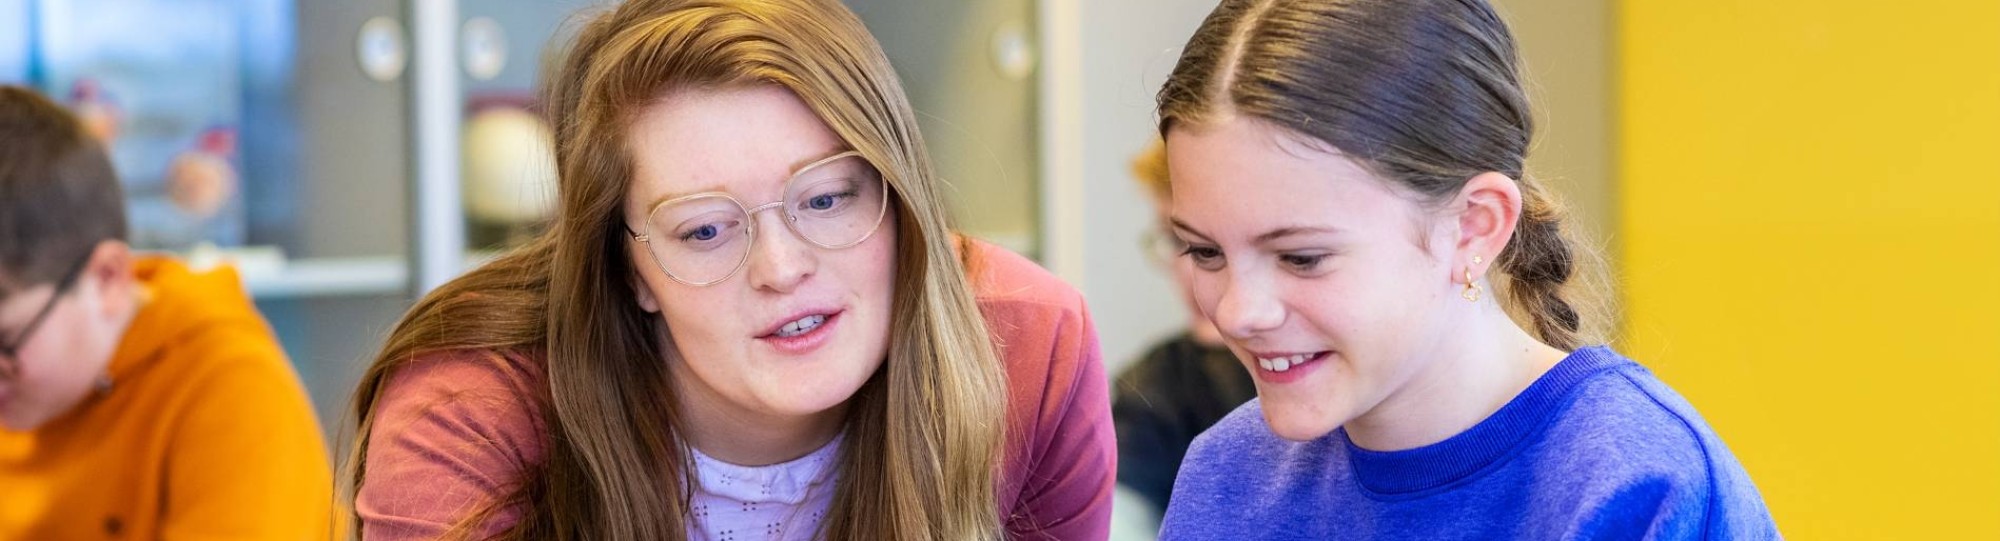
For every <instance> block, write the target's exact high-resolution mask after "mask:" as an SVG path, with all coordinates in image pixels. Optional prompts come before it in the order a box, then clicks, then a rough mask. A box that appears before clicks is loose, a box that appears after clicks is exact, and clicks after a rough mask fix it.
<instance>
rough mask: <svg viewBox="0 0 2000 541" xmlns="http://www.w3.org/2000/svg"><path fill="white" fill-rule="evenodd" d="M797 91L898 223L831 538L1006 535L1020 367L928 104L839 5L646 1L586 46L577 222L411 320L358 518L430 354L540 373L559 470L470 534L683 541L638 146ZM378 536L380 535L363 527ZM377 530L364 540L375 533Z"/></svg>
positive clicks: (364, 407)
mask: <svg viewBox="0 0 2000 541" xmlns="http://www.w3.org/2000/svg"><path fill="white" fill-rule="evenodd" d="M757 85H777V86H779V87H783V88H785V89H787V90H790V91H791V92H792V93H794V94H796V95H797V96H798V97H799V98H800V99H801V100H803V101H804V102H805V103H806V105H807V106H808V107H810V108H811V109H812V111H813V112H814V113H815V114H817V115H818V116H819V118H820V119H821V120H822V121H824V122H825V123H826V124H827V126H828V127H829V128H831V129H832V130H833V132H834V133H836V134H838V135H839V136H840V138H841V139H843V140H845V141H846V142H847V143H848V144H849V145H850V146H851V147H852V148H853V149H854V150H856V151H859V152H860V154H861V155H862V156H863V157H865V158H867V159H868V160H869V161H870V162H872V163H874V164H875V165H876V166H877V167H878V168H880V169H881V170H882V172H883V176H884V177H885V179H886V180H887V181H888V183H889V185H890V187H891V191H892V193H893V198H892V199H893V201H895V202H896V203H895V204H896V205H897V207H896V210H897V211H896V212H895V213H893V214H892V215H893V216H895V217H896V222H895V227H896V228H897V235H896V238H897V245H896V258H897V261H896V269H897V276H896V279H895V293H894V300H893V304H892V308H891V310H892V311H891V314H892V315H891V322H890V324H891V329H892V332H891V334H892V338H891V343H890V345H889V354H888V358H887V359H886V361H885V362H884V364H883V367H882V368H881V369H880V370H879V371H878V372H876V374H875V375H874V376H873V377H872V378H871V379H869V380H868V382H867V383H866V384H864V385H863V386H862V387H861V389H860V390H859V391H857V392H856V393H855V395H854V396H853V398H851V399H850V400H851V402H850V406H849V413H848V419H847V421H846V427H845V430H846V433H847V437H846V438H844V440H843V441H844V443H843V444H842V449H841V451H840V456H841V462H840V465H839V466H838V472H839V481H838V483H837V488H836V493H835V496H834V501H833V508H832V509H831V510H830V511H829V517H828V520H827V521H826V522H825V523H824V524H823V526H822V530H821V532H820V533H821V535H823V536H824V537H826V538H829V539H869V540H876V539H884V540H913V541H914V540H925V541H928V540H934V539H953V540H961V539H991V538H996V537H998V536H999V531H1000V526H999V517H998V512H997V507H996V502H995V499H996V495H995V490H996V483H995V479H994V476H995V475H996V473H997V472H996V469H995V465H996V464H998V463H999V456H1000V452H1001V451H1000V444H1001V441H1002V439H1003V437H1004V435H1005V431H1006V427H1005V424H1004V420H1003V419H1004V410H1005V400H1006V395H1005V393H1006V391H1005V386H1004V382H1003V381H1002V377H1003V376H1002V372H1001V366H1000V364H999V360H998V356H997V354H996V353H995V351H994V346H993V343H992V341H991V340H990V339H989V338H988V335H987V333H986V328H985V324H984V322H983V320H982V319H981V317H980V315H979V314H980V312H979V309H978V307H977V306H976V305H975V303H974V300H973V296H972V292H971V288H970V285H969V284H968V281H967V278H966V275H967V273H966V268H965V265H966V264H965V262H963V261H961V260H960V259H959V258H958V257H955V256H954V255H953V253H954V245H953V244H954V242H956V241H955V240H954V239H955V237H954V236H953V235H952V233H951V231H950V229H949V224H948V221H947V217H946V215H945V212H944V202H943V201H942V200H940V199H939V197H940V193H939V190H938V186H937V184H938V182H937V179H936V177H935V173H934V172H933V170H932V167H931V163H930V160H929V158H928V157H927V155H926V152H925V150H924V145H923V141H922V140H921V138H920V137H919V134H918V131H917V122H916V117H915V115H914V113H913V112H912V110H911V108H910V106H909V102H908V98H906V97H905V95H904V93H903V90H902V88H901V86H900V83H899V81H898V80H897V78H896V75H895V73H894V71H893V70H892V69H891V67H890V65H889V61H888V59H887V57H886V56H885V55H884V54H883V53H882V50H881V48H880V46H879V45H877V44H876V42H875V40H874V39H873V37H871V36H870V35H869V34H868V33H867V30H866V29H865V28H864V27H863V26H862V23H861V21H860V20H859V19H858V18H856V17H855V16H854V14H853V13H852V12H850V11H848V10H847V9H846V8H845V7H843V6H841V5H840V4H839V3H837V2H836V1H834V0H702V1H691V0H653V1H647V0H633V1H628V2H625V3H623V4H621V5H619V6H617V7H615V8H613V9H610V10H608V11H606V12H603V13H600V14H597V15H596V16H595V17H593V18H591V19H590V20H589V21H588V22H587V23H585V24H584V26H583V27H582V29H581V31H580V33H579V35H578V36H577V38H576V40H575V42H574V44H573V45H572V46H571V48H570V49H569V51H568V53H567V55H566V56H565V57H564V59H563V60H562V63H561V65H560V66H558V67H557V68H556V69H555V70H553V71H552V72H551V73H549V74H548V79H547V80H546V81H545V88H544V98H543V99H544V102H543V106H544V107H545V108H546V115H547V120H548V122H549V125H550V126H551V127H552V128H553V129H554V132H555V152H556V165H557V169H558V171H559V174H560V176H561V180H560V188H559V194H560V209H559V210H558V212H557V217H556V219H555V222H554V223H553V224H552V226H551V228H550V230H549V231H548V232H547V233H545V234H543V235H542V236H540V237H538V238H536V239H534V240H533V241H531V242H530V243H529V244H528V245H526V246H524V247H522V248H520V249H517V250H515V251H513V252H510V253H509V254H507V255H505V256H502V257H501V258H499V259H498V260H496V261H494V262H492V263H490V264H487V265H485V266H482V267H480V268H479V269H476V270H473V271H471V272H470V273H467V274H466V275H465V276H463V277H461V278H458V279H457V280H454V281H452V282H450V283H448V284H445V285H444V286H443V287H440V288H438V289H437V290H436V291H433V292H431V293H430V294H429V295H426V296H425V297H424V298H423V299H422V300H420V301H419V302H418V303H417V304H416V306H415V307H413V308H411V310H410V311H409V313H408V314H406V315H404V317H403V319H402V321H401V322H399V323H398V324H397V326H396V328H395V330H394V331H392V333H391V334H390V336H389V339H388V342H387V344H386V345H385V346H384V347H383V349H382V353H381V355H380V356H379V357H377V358H376V359H375V361H374V364H373V365H372V366H370V367H369V369H368V371H367V373H366V374H365V375H364V376H363V378H362V381H361V385H360V387H359V389H358V390H357V391H356V392H355V398H354V400H355V402H354V403H355V406H354V408H355V409H354V414H355V418H356V419H358V426H357V427H356V430H357V433H356V442H357V443H356V445H355V446H354V449H353V450H352V454H351V455H350V457H349V475H348V476H347V480H348V482H349V483H351V486H350V487H348V490H347V492H346V497H347V498H348V501H349V503H350V504H351V503H352V498H353V497H354V494H355V493H356V491H358V489H359V487H360V485H361V484H362V483H365V482H366V481H367V464H366V463H365V461H364V459H365V457H366V454H367V448H368V443H369V441H368V433H369V430H370V429H371V426H372V424H373V421H374V417H373V415H371V414H372V413H373V411H374V407H375V401H376V399H377V397H379V396H380V393H381V391H382V386H383V384H384V383H385V382H387V381H388V380H389V376H390V375H391V374H392V373H393V372H394V371H395V370H397V368H398V367H399V366H401V365H403V364H406V363H409V362H410V361H411V360H412V359H414V358H416V357H418V356H421V355H424V354H427V353H434V352H440V351H446V350H458V349H490V350H500V351H511V352H518V353H522V354H525V355H526V356H528V357H530V358H536V357H539V358H541V359H544V360H545V362H546V373H547V381H548V387H547V388H546V389H541V390H540V391H541V392H544V393H546V394H545V396H542V397H541V398H540V400H541V401H542V403H540V404H537V406H538V408H539V410H540V415H541V416H542V420H543V421H544V422H543V423H542V425H543V426H546V427H547V434H545V436H544V443H545V448H546V449H547V456H546V457H545V459H544V460H543V461H542V462H541V463H540V464H536V465H532V466H531V469H530V470H529V471H524V472H522V473H521V477H520V482H519V483H518V485H517V486H516V487H515V488H514V489H513V490H512V491H511V492H510V493H507V494H496V495H494V498H493V500H492V502H491V503H490V504H489V505H488V506H487V507H486V508H485V509H484V511H482V512H479V513H475V514H474V515H472V516H469V517H467V518H466V519H465V520H464V521H463V522H461V523H460V524H458V527H457V531H458V532H459V535H458V536H459V537H465V536H467V535H468V534H469V533H470V532H476V531H480V530H479V528H478V527H479V526H480V523H481V522H482V521H484V520H486V519H487V518H490V517H491V516H492V514H493V513H494V512H496V511H498V510H500V509H503V508H507V507H509V506H518V508H520V509H521V510H523V511H524V514H523V518H522V520H521V521H520V522H519V523H517V524H515V525H513V526H512V527H511V528H509V529H507V530H505V531H504V532H503V534H502V535H501V537H503V538H512V539H578V540H616V541H636V540H654V539H670V540H679V539H683V538H684V537H685V535H686V524H685V523H686V518H687V516H688V505H689V504H688V501H689V498H690V494H691V489H692V486H693V483H695V482H696V481H695V480H694V477H693V476H692V475H690V471H691V466H690V462H689V455H688V453H687V450H686V449H685V448H684V447H683V446H682V445H683V444H682V443H681V441H682V440H681V438H680V437H679V436H678V435H677V433H676V431H677V430H678V429H677V427H678V426H680V424H679V420H678V419H677V418H676V417H677V413H676V411H675V410H676V408H675V406H674V403H673V399H672V398H671V397H672V389H673V386H672V385H670V384H669V382H668V378H669V377H670V376H669V373H668V370H667V363H668V362H677V361H672V360H670V357H669V356H672V355H677V353H676V352H675V349H674V347H673V346H672V344H670V343H667V341H666V340H665V338H664V337H665V336H666V334H667V333H665V332H663V330H664V329H663V328H662V327H663V326H664V325H665V323H664V322H663V321H662V320H661V319H660V318H659V317H657V316H652V315H649V314H647V313H646V312H644V311H642V310H641V309H640V308H639V305H638V303H637V302H636V301H635V300H634V299H635V298H636V297H635V292H634V291H633V284H634V282H635V280H634V279H633V278H632V277H633V276H634V274H633V273H634V272H635V270H634V267H632V265H634V264H637V263H635V261H636V260H635V259H634V258H643V257H647V256H646V255H645V254H644V252H643V251H634V250H632V249H631V248H630V246H629V244H630V243H629V242H628V241H627V239H626V236H625V234H624V222H623V217H622V214H621V210H620V209H621V206H622V204H623V203H624V199H625V194H626V193H627V188H628V187H629V183H630V182H631V180H632V163H633V162H632V157H631V155H630V149H629V148H628V146H627V145H628V137H627V131H628V128H629V126H630V123H631V122H632V121H633V119H634V118H635V117H636V116H637V114H638V113H639V111H640V110H641V109H643V108H644V107H646V106H647V105H649V104H651V103H653V102H655V101H656V100H658V99H660V98H662V97H663V96H666V95H668V94H671V93H673V92H676V91H681V90H690V89H727V88H745V87H751V86H757ZM351 518H352V519H353V520H357V521H358V520H359V518H358V517H351ZM357 531H358V528H357Z"/></svg>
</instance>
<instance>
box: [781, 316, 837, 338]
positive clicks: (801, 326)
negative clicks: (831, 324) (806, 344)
mask: <svg viewBox="0 0 2000 541" xmlns="http://www.w3.org/2000/svg"><path fill="white" fill-rule="evenodd" d="M825 322H826V316H823V315H811V316H806V317H802V318H799V319H798V320H796V321H792V322H791V323H786V324H785V326H784V328H781V329H778V336H798V335H800V334H805V332H806V331H810V330H813V329H814V328H817V327H819V324H821V323H825Z"/></svg>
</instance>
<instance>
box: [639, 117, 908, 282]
mask: <svg viewBox="0 0 2000 541" xmlns="http://www.w3.org/2000/svg"><path fill="white" fill-rule="evenodd" d="M887 190H888V187H887V186H886V185H885V184H884V182H883V181H882V174H881V172H880V171H878V170H877V169H876V168H875V166H874V165H872V164H870V163H868V160H867V159H866V158H862V157H861V154H860V153H859V152H855V151H851V150H850V151H847V152H842V153H839V154H835V155H832V156H828V157H826V158H823V159H820V160H819V161H815V162H813V163H811V164H807V165H806V166H805V167H801V168H799V170H798V171H797V172H794V173H792V178H791V179H789V180H787V181H785V192H784V193H785V195H784V199H780V200H777V201H772V202H770V203H765V204H762V205H757V206H754V207H746V206H744V205H743V203H742V202H740V201H737V200H736V198H734V197H730V195H729V194H726V193H721V192H706V193H698V194H693V195H686V196H681V197H675V198H673V199H668V200H666V201H661V202H660V203H659V204H656V205H653V208H652V209H651V210H650V211H648V212H647V213H646V224H645V226H644V227H645V231H644V232H643V233H642V232H639V231H632V230H631V228H630V227H629V226H628V227H627V228H626V232H627V233H629V234H631V235H632V240H636V241H639V242H641V243H644V244H645V245H646V247H647V249H648V251H651V252H652V253H653V262H654V263H656V264H658V265H659V266H660V271H661V272H665V273H666V274H667V277H668V278H672V279H673V280H674V281H676V282H680V283H683V284H687V285H691V286H707V285H713V284H715V283H718V282H721V281H723V280H728V279H729V278H730V277H731V276H735V275H736V273H737V271H740V270H743V265H744V263H746V262H748V261H749V260H750V247H751V244H752V243H753V242H754V241H755V240H756V238H757V221H756V220H754V219H752V218H751V217H752V216H755V215H756V214H757V213H759V212H763V211H765V210H768V209H772V208H776V209H778V210H779V212H780V213H782V214H783V216H784V219H783V221H784V222H785V226H786V227H787V228H789V229H791V230H792V232H793V233H795V234H797V235H798V236H799V238H801V239H805V241H806V242H810V243H812V244H814V245H816V246H819V247H821V248H827V249H840V248H846V247H849V246H854V245H856V244H860V243H861V241H864V240H868V237H869V236H870V235H873V234H875V230H876V229H879V228H881V226H882V216H883V215H884V214H887V212H886V211H887V209H888V206H889V205H888V195H887V193H886V192H887Z"/></svg>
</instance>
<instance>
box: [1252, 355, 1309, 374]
mask: <svg viewBox="0 0 2000 541" xmlns="http://www.w3.org/2000/svg"><path fill="white" fill-rule="evenodd" d="M1313 355H1314V354H1303V355H1287V356H1284V357H1272V358H1268V359H1266V358H1258V359H1257V367H1258V368H1262V369H1265V370H1269V371H1272V372H1283V371H1286V370H1291V369H1292V367H1294V366H1298V365H1302V364H1306V361H1310V360H1312V358H1313Z"/></svg>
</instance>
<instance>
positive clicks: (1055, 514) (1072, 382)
mask: <svg viewBox="0 0 2000 541" xmlns="http://www.w3.org/2000/svg"><path fill="white" fill-rule="evenodd" d="M1061 313H1062V316H1061V317H1060V319H1059V321H1056V322H1055V339H1054V343H1053V346H1054V347H1053V348H1051V350H1049V351H1048V353H1047V354H1048V355H1050V357H1051V358H1050V360H1049V363H1048V365H1047V366H1049V368H1050V370H1049V374H1048V381H1047V385H1046V386H1044V387H1043V389H1042V390H1043V395H1042V396H1041V401H1040V402H1041V404H1042V406H1043V407H1042V412H1043V415H1042V416H1041V418H1042V419H1041V421H1040V422H1038V423H1037V425H1038V426H1037V427H1036V431H1035V433H1034V435H1033V438H1034V441H1036V442H1038V443H1039V444H1040V445H1039V448H1038V451H1039V452H1038V453H1037V454H1038V456H1036V457H1034V459H1032V461H1031V463H1032V464H1033V465H1034V466H1033V470H1032V471H1031V472H1030V473H1029V474H1028V476H1027V477H1026V478H1025V479H1023V480H1022V482H1023V485H1022V489H1023V490H1022V492H1021V496H1020V500H1019V504H1018V507H1016V508H1015V512H1014V513H1013V516H1011V517H1009V520H1008V524H1007V530H1008V534H1009V536H1010V537H1011V538H1014V539H1064V540H1068V539H1104V538H1106V537H1107V536H1109V535H1110V523H1111V522H1110V521H1111V495H1112V488H1113V484H1114V481H1115V475H1116V470H1117V445H1116V443H1115V440H1114V429H1113V427H1112V422H1111V399H1110V396H1109V394H1110V385H1109V383H1107V382H1106V381H1105V376H1104V360H1103V354H1102V353H1101V352H1100V351H1099V348H1098V342H1097V330H1096V328H1095V327H1094V325H1092V323H1091V321H1090V316H1089V313H1088V312H1087V311H1086V310H1085V309H1084V308H1083V303H1082V299H1081V297H1080V296H1079V297H1077V298H1076V299H1075V304H1074V307H1073V308H1070V309H1066V310H1063V311H1062V312H1061ZM1016 388H1019V387H1018V386H1017V387H1016ZM1021 398H1022V397H1016V398H1015V400H1020V399H1021Z"/></svg>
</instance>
